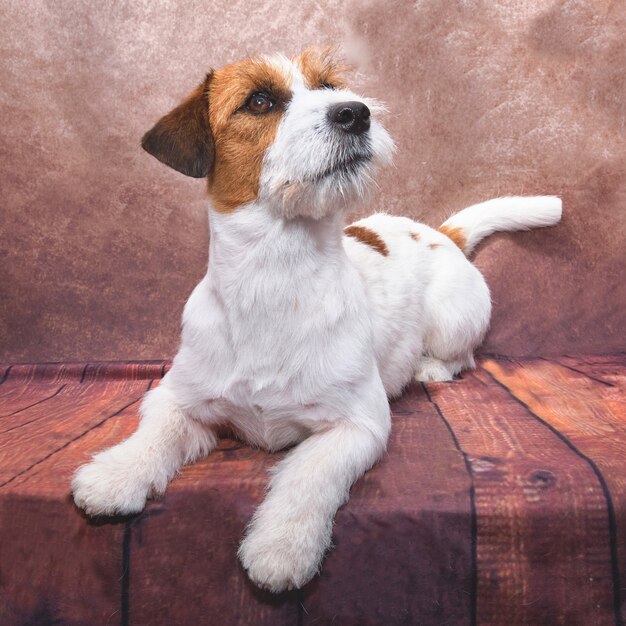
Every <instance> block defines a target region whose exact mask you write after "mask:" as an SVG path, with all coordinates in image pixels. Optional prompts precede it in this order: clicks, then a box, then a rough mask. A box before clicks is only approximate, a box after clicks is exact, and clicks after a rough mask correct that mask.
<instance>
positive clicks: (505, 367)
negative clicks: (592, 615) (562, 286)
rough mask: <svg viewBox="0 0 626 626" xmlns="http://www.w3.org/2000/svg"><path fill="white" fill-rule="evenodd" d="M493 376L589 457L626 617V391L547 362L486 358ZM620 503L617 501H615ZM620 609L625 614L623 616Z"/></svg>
mask: <svg viewBox="0 0 626 626" xmlns="http://www.w3.org/2000/svg"><path fill="white" fill-rule="evenodd" d="M483 367H484V368H485V370H487V371H488V372H489V373H490V374H491V375H492V376H493V378H494V379H495V380H497V381H498V382H499V383H500V384H502V385H504V386H505V387H506V388H508V389H509V390H510V393H511V394H512V396H513V397H515V398H517V400H518V401H519V402H521V403H523V404H524V405H526V406H527V407H528V409H529V410H530V411H531V412H532V413H533V414H534V415H535V416H536V417H537V419H540V420H542V421H543V422H544V423H545V424H546V425H547V426H548V427H550V428H551V429H553V431H554V432H555V433H558V434H559V436H561V437H562V438H563V439H564V440H565V441H567V443H568V445H570V446H571V447H572V448H573V449H575V450H577V451H578V453H579V454H580V455H582V456H584V457H585V458H586V459H587V462H588V463H589V465H590V467H592V468H593V469H594V472H595V473H596V475H597V476H598V479H599V481H600V483H601V484H602V486H603V490H604V495H605V499H606V501H607V506H608V519H607V526H608V527H609V533H610V547H611V563H612V574H613V591H614V607H615V612H616V619H622V620H626V606H623V592H622V590H621V586H622V583H621V582H620V581H623V580H626V508H625V507H624V502H626V394H625V393H624V389H623V388H621V387H619V386H617V385H611V386H607V385H602V384H599V383H598V382H596V381H594V380H592V379H590V378H589V377H588V376H585V375H583V374H580V373H578V372H575V371H573V370H572V369H568V368H566V367H563V366H561V365H559V364H556V363H550V362H547V361H537V362H533V363H529V362H498V361H494V360H487V361H485V362H484V363H483ZM616 503H617V506H616ZM620 611H621V617H620Z"/></svg>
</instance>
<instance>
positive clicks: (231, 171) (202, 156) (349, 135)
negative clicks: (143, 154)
mask: <svg viewBox="0 0 626 626" xmlns="http://www.w3.org/2000/svg"><path fill="white" fill-rule="evenodd" d="M380 110H381V107H380V105H378V104H376V103H375V102H374V101H371V100H368V99H365V98H361V97H359V96H357V95H356V94H354V93H353V92H351V91H349V90H348V89H347V86H346V83H345V82H344V68H342V67H340V66H339V65H338V64H337V63H336V62H334V61H333V59H332V58H331V56H330V55H329V54H328V52H326V51H317V50H308V51H306V52H304V53H303V54H301V55H300V56H299V57H296V58H294V59H287V58H286V57H282V56H274V57H260V58H255V59H246V60H244V61H241V62H239V63H234V64H232V65H228V66H226V67H224V68H223V69H221V70H214V71H211V72H210V73H209V74H208V75H207V76H206V78H205V80H204V82H203V83H202V84H201V85H199V86H198V87H197V88H196V90H195V91H194V92H193V93H192V94H191V95H190V96H189V97H188V98H187V99H186V100H184V101H183V102H182V103H181V104H180V105H179V106H178V107H176V108H175V109H174V110H173V111H171V112H170V113H168V114H167V115H166V116H165V117H163V118H162V119H161V120H159V121H158V122H157V124H156V125H155V126H154V128H152V129H151V130H150V131H148V132H147V133H146V134H145V136H144V138H143V140H142V146H143V147H144V149H145V150H147V151H148V152H149V153H150V154H152V155H153V156H155V157H156V158H157V159H159V160H160V161H162V162H163V163H165V164H166V165H169V166H170V167H173V168H174V169H176V170H178V171H179V172H182V173H183V174H186V175H187V176H194V177H196V178H203V177H205V176H206V177H207V178H208V185H209V193H210V195H211V198H212V202H213V206H214V208H215V209H216V210H217V211H221V212H227V211H232V210H234V209H237V208H239V207H241V206H243V205H246V204H248V203H250V202H254V201H255V200H260V201H262V202H265V203H267V204H268V206H270V207H271V208H272V210H275V211H278V212H279V213H280V214H282V215H283V216H285V217H294V216H297V215H306V216H312V217H321V216H322V215H324V214H326V213H328V212H329V211H333V210H337V209H341V208H345V207H347V206H349V204H350V201H351V200H352V199H354V198H358V197H359V196H361V195H362V193H363V192H364V191H365V190H366V189H367V188H368V187H369V183H370V182H371V181H372V178H371V176H372V170H373V168H374V167H375V166H376V165H378V164H380V163H385V162H389V161H390V160H391V156H392V152H393V142H392V141H391V139H390V137H389V135H388V134H387V132H386V131H385V129H384V128H383V127H382V126H381V125H380V123H379V122H378V120H377V119H376V114H377V113H378V112H379V111H380Z"/></svg>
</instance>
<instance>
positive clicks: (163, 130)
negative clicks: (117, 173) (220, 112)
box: [141, 73, 214, 178]
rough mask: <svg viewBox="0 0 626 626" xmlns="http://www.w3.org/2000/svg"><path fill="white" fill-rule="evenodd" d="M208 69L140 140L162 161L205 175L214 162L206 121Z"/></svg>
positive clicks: (209, 130)
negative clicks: (187, 94)
mask: <svg viewBox="0 0 626 626" xmlns="http://www.w3.org/2000/svg"><path fill="white" fill-rule="evenodd" d="M210 79H211V73H209V74H207V77H206V79H205V80H204V82H203V83H202V84H201V85H199V86H198V87H197V88H196V89H195V90H194V91H193V93H192V94H191V95H190V96H189V97H188V98H186V99H185V100H183V102H182V103H181V104H179V105H178V106H177V107H176V108H175V109H174V110H173V111H170V113H168V114H167V115H165V116H164V117H162V118H161V119H160V120H159V121H158V122H157V123H156V124H155V126H154V128H152V129H151V130H149V131H148V132H147V133H146V134H145V135H144V136H143V139H142V140H141V147H142V148H143V149H144V150H145V151H146V152H149V153H150V154H151V155H152V156H154V157H156V158H157V159H159V161H161V162H162V163H165V165H169V166H170V167H172V168H174V169H175V170H177V171H179V172H182V173H183V174H186V175H187V176H193V177H194V178H204V177H205V176H206V175H207V174H208V173H209V170H210V169H211V166H212V165H213V157H214V144H213V136H212V135H211V129H210V128H209V121H208V114H209V113H208V107H209V101H208V95H207V91H208V85H209V80H210Z"/></svg>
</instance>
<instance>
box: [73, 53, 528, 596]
mask: <svg viewBox="0 0 626 626" xmlns="http://www.w3.org/2000/svg"><path fill="white" fill-rule="evenodd" d="M277 66H281V67H284V59H282V60H280V61H278V62H277ZM289 72H290V74H292V77H293V81H294V82H293V92H294V96H293V100H292V102H291V103H290V105H289V107H288V109H287V112H286V114H285V116H284V119H283V121H282V123H281V127H280V129H279V132H278V135H277V138H276V142H275V144H274V145H273V146H272V147H271V148H270V149H269V151H268V153H267V154H266V160H265V163H264V168H263V173H262V184H261V192H260V194H259V198H258V199H257V200H256V201H255V202H253V203H251V204H249V205H246V206H243V207H241V208H239V209H238V210H236V211H234V212H233V213H230V214H221V213H217V212H215V211H213V210H212V209H211V210H210V211H209V217H210V219H209V222H210V230H211V246H210V254H209V270H208V272H207V274H206V276H205V277H204V279H203V280H202V281H201V282H200V284H199V285H198V286H197V287H196V288H195V289H194V291H193V293H192V294H191V297H190V298H189V301H188V302H187V304H186V306H185V310H184V314H183V329H182V339H181V346H180V349H179V351H178V354H177V355H176V357H175V359H174V362H173V366H172V369H171V371H170V372H168V374H167V375H166V376H165V377H164V378H163V380H162V382H161V384H160V385H159V387H158V388H157V389H155V390H153V391H150V392H149V393H148V394H147V395H146V397H145V399H144V401H143V404H142V407H141V416H142V418H141V423H140V426H139V429H138V430H137V432H136V433H135V434H134V435H132V436H131V437H130V438H129V439H128V440H127V441H125V442H123V443H121V444H119V445H117V446H115V447H114V448H111V449H110V450H106V451H104V452H101V453H99V454H97V455H96V456H95V457H94V459H93V461H92V462H91V463H90V464H88V465H86V466H83V467H82V468H80V469H79V470H78V472H77V473H76V475H75V476H74V479H73V482H72V487H73V491H74V499H75V502H76V504H77V505H78V506H80V507H82V508H84V509H85V510H86V511H87V512H88V513H89V514H93V515H95V514H113V513H121V514H127V513H133V512H137V511H140V510H141V509H142V508H143V506H144V504H145V501H146V498H147V497H148V496H150V495H152V494H160V493H163V491H164V490H165V487H166V485H167V482H168V481H169V480H170V479H171V478H172V477H173V476H174V475H175V473H176V472H177V471H178V469H179V468H180V467H181V466H182V465H183V464H185V463H188V462H191V461H193V460H194V459H196V458H198V457H199V456H201V455H203V454H206V453H208V452H209V451H210V450H211V449H212V448H213V447H214V445H215V441H216V434H215V433H216V429H217V427H218V426H221V425H224V424H227V425H229V426H230V427H231V428H232V429H233V430H234V431H235V432H236V433H237V434H238V435H239V436H240V437H241V438H242V439H244V440H245V441H248V442H249V443H251V444H252V445H255V446H259V447H262V448H265V449H267V450H278V449H281V448H284V447H286V446H289V445H293V444H299V445H297V446H296V447H295V448H294V449H293V450H292V451H291V452H290V453H289V454H288V455H287V456H286V457H285V459H284V460H283V461H281V462H280V463H279V464H278V465H277V466H276V467H275V468H274V470H273V472H272V479H271V481H270V485H269V492H268V494H267V497H266V499H265V500H264V502H263V503H262V504H261V506H260V507H259V509H258V510H257V512H256V513H255V515H254V518H253V519H252V522H251V523H250V526H249V527H248V530H247V532H246V536H245V538H244V540H243V542H242V544H241V547H240V549H239V556H240V559H241V562H242V563H243V565H244V567H245V568H246V570H247V572H248V574H249V576H250V578H251V579H252V580H253V581H254V582H255V583H257V584H258V585H261V586H263V587H266V588H268V589H270V590H271V591H275V592H277V591H281V590H284V589H287V588H291V587H300V586H302V585H303V584H305V583H306V582H307V581H308V580H310V579H311V577H312V576H313V575H314V574H315V572H316V571H317V570H318V568H319V566H320V563H321V560H322V557H323V555H324V553H325V551H326V550H327V549H328V547H329V546H330V540H331V532H332V523H333V519H334V515H335V512H336V510H337V508H338V507H339V506H341V504H342V503H344V502H345V501H346V499H347V498H348V493H349V490H350V486H351V485H352V483H353V482H354V481H355V480H357V479H358V478H359V477H360V476H361V475H362V474H363V473H364V472H365V471H366V470H367V469H368V468H369V467H371V466H372V465H373V464H374V463H375V462H376V461H377V459H378V458H380V456H381V454H382V453H383V451H384V449H385V445H386V442H387V437H388V434H389V429H390V417H389V405H388V401H387V396H388V395H396V394H398V393H400V391H401V390H402V388H403V387H404V386H405V385H406V384H407V383H408V382H409V381H410V380H411V379H412V378H413V377H414V376H417V377H418V378H419V379H420V380H445V379H449V378H450V377H451V376H453V375H454V374H455V373H456V372H458V371H460V370H461V369H462V368H464V367H469V366H471V365H472V363H473V360H472V351H473V349H474V348H475V347H476V345H477V344H478V342H480V340H481V339H482V336H483V334H484V332H485V330H486V328H487V325H488V321H489V312H490V302H489V292H488V289H487V286H486V284H485V282H484V280H483V278H482V276H481V275H480V273H479V272H478V271H477V270H476V269H475V268H474V267H473V266H472V265H471V264H470V263H469V262H468V261H467V259H466V258H465V256H464V255H463V254H462V252H461V251H460V250H459V249H458V248H457V247H456V246H455V245H454V244H453V243H452V241H450V239H448V238H447V237H445V236H444V235H442V234H441V233H438V232H437V231H434V230H432V229H430V228H428V227H427V226H424V225H422V224H418V223H416V222H413V221H412V220H409V219H407V218H402V217H392V216H388V215H382V214H378V215H373V216H371V217H369V218H367V219H365V220H361V221H360V222H359V224H362V225H364V226H367V227H368V228H371V229H372V230H374V231H376V232H377V233H378V234H379V235H380V237H381V238H382V239H383V240H384V242H385V244H386V246H387V248H388V250H389V254H388V255H387V256H382V255H381V254H380V253H379V252H376V251H375V250H373V249H372V248H371V247H369V246H367V245H365V244H363V243H361V242H359V241H357V240H355V239H353V238H351V237H345V236H343V226H344V213H345V209H346V208H347V207H349V206H350V204H351V203H352V202H353V201H354V200H355V199H357V198H358V196H359V191H360V190H361V191H362V190H363V189H364V188H365V183H366V182H367V181H368V177H369V176H370V168H371V167H372V165H371V164H365V165H364V166H363V167H361V166H359V168H356V169H355V170H353V171H347V172H342V171H337V172H335V173H333V174H332V175H330V176H328V177H327V178H324V179H321V180H320V179H319V178H318V175H319V174H320V173H321V172H324V171H327V170H328V168H329V167H332V166H334V165H336V164H337V163H338V160H341V158H345V156H346V154H348V155H349V153H350V150H353V151H354V150H357V151H358V150H365V149H367V150H370V151H371V153H372V163H376V162H384V161H386V160H388V159H389V157H390V153H391V150H392V143H391V140H389V138H388V136H387V134H386V133H385V131H384V130H383V129H382V127H381V126H380V125H379V124H378V123H377V122H375V121H374V122H373V123H372V128H371V130H370V131H369V133H368V135H367V137H365V138H361V139H366V141H361V142H360V143H359V141H353V139H354V138H353V137H348V138H346V137H345V136H342V135H341V133H338V132H337V131H336V130H335V129H332V128H329V127H328V122H327V120H326V119H325V108H326V107H327V106H328V105H329V104H330V103H333V102H339V101H343V99H347V100H354V99H358V97H357V96H355V95H354V94H352V93H347V92H341V91H338V92H335V91H328V90H324V91H317V92H311V91H309V90H307V89H306V88H305V87H304V85H303V83H302V79H301V77H299V74H298V70H297V69H296V68H295V67H293V66H292V67H290V68H289ZM342 142H343V143H342ZM515 202H518V200H517V199H516V200H515ZM519 202H520V203H522V202H523V201H522V200H521V199H520V200H519ZM534 203H535V200H533V201H532V203H531V208H532V207H534V206H535V204H534ZM489 207H490V211H492V210H493V211H495V212H496V213H497V206H496V205H489ZM500 208H501V209H506V207H504V206H502V205H501V207H500ZM523 209H524V207H522V206H520V207H519V211H520V212H521V211H522V210H523ZM496 213H493V214H494V215H495V214H496ZM479 214H480V211H479V210H478V209H472V215H473V216H474V218H475V219H474V221H473V222H472V223H471V228H474V229H476V231H477V232H478V227H477V226H476V225H477V224H479V223H480V219H479V217H480V215H479ZM507 214H508V213H507ZM461 215H463V213H461ZM489 215H492V213H489ZM490 220H491V222H490V223H492V222H494V219H492V218H490ZM511 222H512V220H511V219H509V220H508V222H507V224H509V225H510V224H511ZM527 224H528V222H527V221H525V222H524V225H527ZM464 227H465V224H464ZM468 228H469V226H468ZM470 232H473V231H472V230H471V229H470ZM411 233H413V234H418V235H419V239H418V240H417V241H416V240H415V239H414V238H413V237H411ZM429 244H438V247H435V248H434V249H433V248H431V247H430V245H429Z"/></svg>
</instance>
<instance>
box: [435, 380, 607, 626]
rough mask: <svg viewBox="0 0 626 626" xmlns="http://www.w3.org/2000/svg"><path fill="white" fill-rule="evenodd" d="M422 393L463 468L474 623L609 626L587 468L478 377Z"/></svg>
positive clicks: (601, 546) (602, 520)
mask: <svg viewBox="0 0 626 626" xmlns="http://www.w3.org/2000/svg"><path fill="white" fill-rule="evenodd" d="M428 391H429V393H430V395H431V398H432V401H433V402H434V403H435V404H436V405H437V406H438V407H439V409H440V410H441V412H442V414H443V416H444V417H445V419H446V420H447V421H448V422H449V424H450V426H451V428H452V429H453V431H454V433H455V434H456V437H457V438H458V441H459V443H460V446H461V448H462V449H463V451H464V452H465V453H466V454H467V455H468V458H469V460H470V464H471V468H472V474H473V478H474V484H475V494H476V495H475V501H476V511H477V517H478V522H477V563H478V600H477V623H478V624H573V623H588V624H592V623H593V624H595V625H597V626H600V625H602V624H613V623H614V621H613V620H614V616H613V595H612V590H611V554H610V549H609V531H608V525H607V523H606V521H607V506H606V501H605V498H604V494H603V491H602V487H601V485H600V483H599V482H598V480H597V477H596V476H595V474H594V472H593V470H592V469H591V468H590V467H589V465H588V463H587V462H586V461H585V460H584V459H582V458H581V457H579V456H578V455H576V454H574V453H573V452H572V450H571V449H570V448H569V447H568V446H567V445H565V444H564V443H563V441H561V440H560V439H559V438H557V437H555V435H554V433H553V432H551V431H550V430H549V429H547V428H546V427H545V426H544V425H542V424H541V423H540V422H538V421H536V420H535V419H534V418H533V416H532V415H531V414H530V413H529V412H528V411H527V410H526V409H525V408H524V407H523V406H521V405H520V404H518V403H517V402H515V401H513V400H512V399H511V397H510V395H509V394H508V393H507V392H506V391H505V390H503V389H502V388H501V387H499V386H498V385H497V384H496V383H494V382H493V381H492V380H491V379H490V378H489V377H488V376H487V375H486V374H484V373H481V372H480V371H475V372H473V373H467V374H465V375H464V377H463V379H462V380H460V381H457V382H454V383H452V384H450V383H430V384H429V385H428ZM564 518H566V519H567V520H568V523H567V524H564V523H563V519H564ZM573 589H576V590H578V591H579V593H572V590H573Z"/></svg>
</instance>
